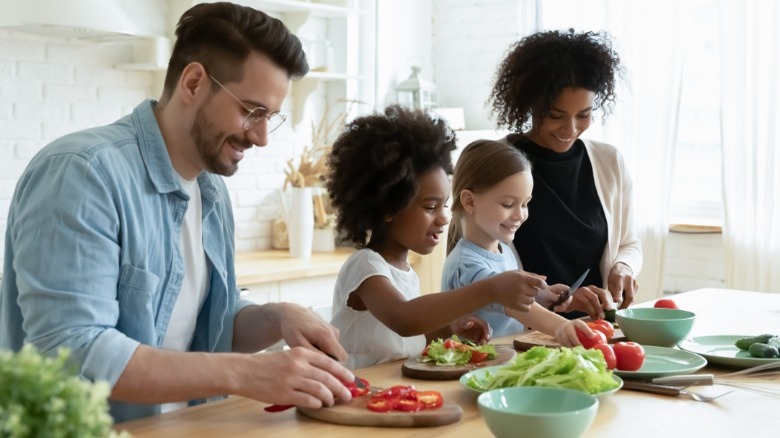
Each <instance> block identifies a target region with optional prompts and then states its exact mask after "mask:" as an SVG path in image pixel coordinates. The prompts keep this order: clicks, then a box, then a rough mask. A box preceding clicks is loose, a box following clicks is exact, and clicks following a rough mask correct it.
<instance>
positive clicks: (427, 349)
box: [421, 344, 431, 356]
mask: <svg viewBox="0 0 780 438" xmlns="http://www.w3.org/2000/svg"><path fill="white" fill-rule="evenodd" d="M430 349H431V345H430V344H428V345H426V346H425V348H424V349H423V351H422V354H421V355H422V356H427V355H428V351H429V350H430Z"/></svg>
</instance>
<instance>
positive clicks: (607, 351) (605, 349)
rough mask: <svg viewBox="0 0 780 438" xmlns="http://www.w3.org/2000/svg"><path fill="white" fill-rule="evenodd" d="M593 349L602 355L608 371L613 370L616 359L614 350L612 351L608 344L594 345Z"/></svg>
mask: <svg viewBox="0 0 780 438" xmlns="http://www.w3.org/2000/svg"><path fill="white" fill-rule="evenodd" d="M593 349H594V350H599V351H601V354H602V355H604V360H605V361H606V362H607V369H608V370H614V369H615V366H617V357H615V350H613V349H612V347H611V346H610V345H609V344H596V345H594V346H593Z"/></svg>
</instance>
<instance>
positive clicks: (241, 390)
mask: <svg viewBox="0 0 780 438" xmlns="http://www.w3.org/2000/svg"><path fill="white" fill-rule="evenodd" d="M353 379H354V376H353V375H352V373H351V372H350V371H349V370H347V369H346V368H344V367H343V366H342V365H341V364H339V363H338V362H336V361H334V360H332V359H330V358H328V357H327V356H326V355H324V354H322V353H320V352H315V351H312V350H309V349H306V348H300V347H297V348H292V349H290V350H286V351H280V352H275V353H262V354H239V353H200V352H191V353H182V352H174V351H165V350H159V349H156V348H153V347H149V346H146V345H140V346H139V347H138V348H137V349H136V350H135V352H134V353H133V355H132V357H131V358H130V361H129V362H128V364H127V366H126V367H125V369H124V371H123V372H122V374H121V375H120V376H119V379H118V380H117V382H116V384H115V385H114V387H113V389H112V391H111V396H110V398H111V399H112V400H115V401H122V402H130V403H166V402H174V401H184V400H193V399H200V398H207V397H212V396H217V395H226V394H236V395H241V396H244V397H248V398H252V399H255V400H259V401H263V402H266V403H276V404H291V405H296V406H305V407H310V408H319V407H322V406H332V405H333V403H334V402H335V399H336V398H338V399H342V400H349V399H350V394H349V391H348V390H347V389H346V387H345V386H344V384H343V383H342V381H352V380H353Z"/></svg>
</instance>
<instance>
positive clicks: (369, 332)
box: [331, 249, 425, 369]
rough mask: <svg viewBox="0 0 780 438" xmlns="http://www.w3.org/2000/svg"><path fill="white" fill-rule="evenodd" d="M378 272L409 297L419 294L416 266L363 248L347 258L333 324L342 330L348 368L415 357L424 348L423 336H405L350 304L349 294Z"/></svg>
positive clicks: (336, 293)
mask: <svg viewBox="0 0 780 438" xmlns="http://www.w3.org/2000/svg"><path fill="white" fill-rule="evenodd" d="M377 275H378V276H382V277H386V278H387V279H388V280H390V282H391V283H392V284H393V286H395V287H396V288H397V289H398V291H399V292H401V294H403V296H404V297H405V298H406V299H407V300H411V299H414V298H417V297H419V296H420V279H419V277H417V273H416V272H414V270H413V269H411V268H409V270H408V271H403V270H401V269H398V268H396V267H394V266H392V265H390V264H389V263H387V262H386V261H385V259H383V258H382V256H381V255H379V254H378V253H377V252H375V251H373V250H370V249H361V250H359V251H357V252H355V253H354V254H352V255H351V256H350V257H349V258H348V259H347V261H346V262H345V263H344V265H343V266H342V268H341V270H340V271H339V275H338V278H337V279H336V287H335V291H334V293H333V319H332V320H331V324H333V326H335V327H336V328H338V329H339V332H340V342H341V345H342V346H343V347H344V349H345V350H346V351H347V353H349V360H348V361H347V368H349V369H355V368H363V367H367V366H371V365H376V364H379V363H384V362H389V361H392V360H397V359H403V358H407V357H412V356H416V355H418V354H420V352H422V350H423V348H425V336H424V335H418V336H410V337H402V336H400V335H399V334H398V333H396V332H394V331H392V330H391V329H390V328H389V327H387V326H386V325H384V324H382V322H380V321H379V320H378V319H376V317H374V315H373V314H371V312H369V311H367V310H361V311H359V310H355V309H352V308H350V307H349V306H347V299H348V298H349V294H351V293H352V292H353V291H355V290H356V289H357V288H358V287H360V285H361V284H363V282H364V281H366V280H367V279H368V278H370V277H374V276H377Z"/></svg>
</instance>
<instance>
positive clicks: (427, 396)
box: [417, 391, 444, 409]
mask: <svg viewBox="0 0 780 438" xmlns="http://www.w3.org/2000/svg"><path fill="white" fill-rule="evenodd" d="M417 401H419V402H420V404H421V405H422V407H423V409H436V408H438V407H440V406H441V405H442V404H443V403H444V398H442V396H441V393H440V392H439V391H419V392H418V393H417Z"/></svg>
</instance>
